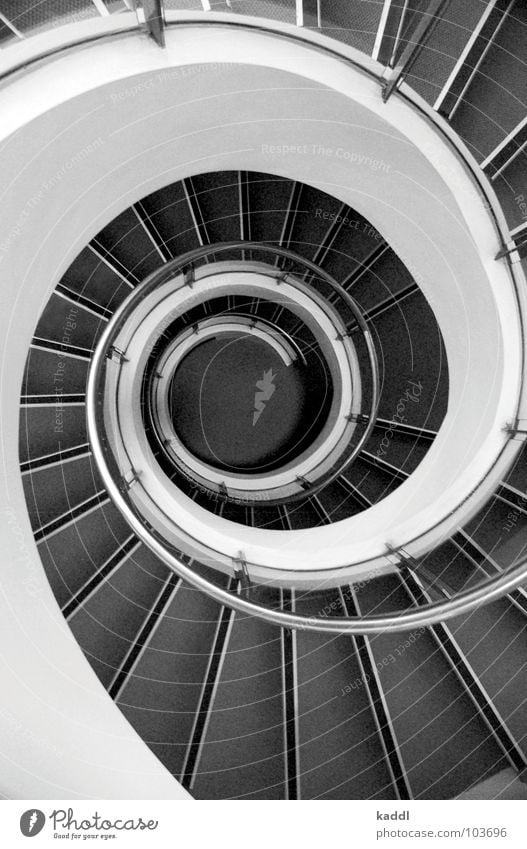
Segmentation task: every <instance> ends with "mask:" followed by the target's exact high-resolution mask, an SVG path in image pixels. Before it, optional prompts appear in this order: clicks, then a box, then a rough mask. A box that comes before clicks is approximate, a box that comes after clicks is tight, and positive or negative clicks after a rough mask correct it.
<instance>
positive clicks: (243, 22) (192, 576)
mask: <svg viewBox="0 0 527 849" xmlns="http://www.w3.org/2000/svg"><path fill="white" fill-rule="evenodd" d="M115 17H117V18H118V17H119V16H115ZM123 18H124V19H126V20H123ZM99 23H100V22H99ZM112 23H113V24H114V26H113V27H112V28H105V29H104V30H102V29H100V30H98V31H96V32H94V33H90V35H84V36H83V35H80V36H75V37H73V36H70V37H69V38H68V39H65V41H64V42H60V41H59V40H58V39H57V38H56V37H55V38H54V39H53V42H54V43H53V44H51V46H50V45H49V44H44V43H43V40H42V38H39V39H38V42H39V45H42V48H41V49H40V50H38V49H37V50H36V51H35V52H34V53H31V55H29V54H28V52H27V51H26V55H24V56H23V57H21V56H20V55H19V56H18V57H16V58H15V57H14V56H13V57H12V58H13V59H14V61H13V62H12V63H8V67H7V68H6V67H5V66H4V68H3V69H2V68H0V80H3V79H5V78H7V77H9V76H10V75H11V74H13V73H15V72H17V71H19V70H21V69H24V68H27V67H29V66H30V65H32V64H33V63H35V62H38V61H41V60H45V59H49V58H52V57H54V56H56V55H58V54H60V53H63V52H65V51H68V50H70V49H72V48H74V47H76V46H80V45H81V44H86V43H88V42H93V41H97V40H103V39H107V38H115V37H116V36H122V37H124V36H129V35H132V34H133V33H134V32H140V27H139V26H138V25H137V24H134V25H132V24H131V23H130V15H123V16H122V17H121V21H119V20H117V21H116V22H112ZM178 25H179V26H188V25H198V26H207V25H212V26H229V27H230V28H233V27H236V28H239V29H245V30H249V31H260V32H264V33H269V34H273V35H275V36H278V37H281V38H284V39H289V40H292V41H294V42H296V43H299V42H300V43H303V44H305V45H306V46H307V47H309V48H310V49H313V50H315V51H319V52H322V53H325V54H326V55H331V56H332V57H333V58H336V59H338V60H340V61H343V62H345V63H347V64H351V65H352V66H353V67H355V68H356V69H357V70H358V71H360V72H362V73H364V74H366V75H368V76H370V77H371V78H372V79H375V80H376V81H377V82H378V83H379V85H380V87H382V86H383V85H384V82H385V81H384V79H383V71H384V66H382V65H380V64H379V63H377V62H375V61H373V60H372V59H371V58H370V57H367V56H365V55H363V54H360V53H359V52H358V51H356V50H353V49H351V48H348V47H346V45H344V44H340V43H339V42H337V41H335V40H334V39H330V38H328V37H326V36H323V35H320V34H318V33H314V32H309V34H307V33H306V31H305V30H304V31H302V32H300V31H299V29H300V28H298V27H295V26H292V25H288V24H279V23H278V22H276V21H272V20H269V19H265V20H264V19H258V20H256V21H253V20H251V19H250V18H248V17H245V18H241V17H240V18H237V19H236V18H233V17H232V16H230V15H226V14H222V13H214V12H209V13H207V15H206V16H205V15H202V14H198V15H196V14H195V13H190V14H178V15H177V17H176V13H167V14H166V26H167V27H168V28H171V27H173V26H178ZM88 31H89V28H87V29H86V32H88ZM55 36H56V32H55ZM28 41H30V40H29V39H28V40H26V45H27V43H28ZM11 50H12V48H11V47H8V48H7V49H5V50H3V51H2V58H7V55H6V54H9V53H10V52H11ZM15 52H16V49H15ZM10 58H11V57H10ZM2 64H3V63H2ZM393 96H394V97H395V98H401V99H402V100H403V101H405V102H406V103H408V104H409V105H410V106H411V107H412V108H413V109H414V110H415V111H417V112H419V113H420V114H421V116H422V117H424V119H425V120H426V121H427V122H428V123H429V125H430V126H431V127H432V128H433V129H434V131H435V132H436V133H438V134H439V135H441V136H442V137H443V138H444V140H445V141H446V142H447V144H448V145H449V146H450V147H451V148H452V150H453V151H454V152H455V154H456V156H457V157H458V159H459V160H460V161H461V162H462V163H463V165H464V167H465V168H466V170H467V171H468V172H469V173H470V175H471V178H472V180H473V181H474V182H475V183H476V185H477V186H478V189H479V191H480V194H481V196H482V197H483V199H484V200H485V202H486V203H487V207H488V209H489V212H490V214H491V215H492V217H493V220H494V225H495V229H496V232H497V234H498V236H499V239H500V243H501V246H502V247H503V248H506V247H507V246H508V245H509V244H510V242H511V236H510V228H509V227H508V225H507V222H506V219H505V215H504V213H503V211H502V209H501V207H500V205H499V202H498V200H497V197H496V194H495V193H494V191H493V189H492V187H491V186H490V183H489V181H488V179H487V178H486V176H485V175H484V174H483V172H482V171H481V169H480V168H479V166H478V164H477V162H476V160H475V159H474V158H473V156H472V154H471V153H470V152H469V151H468V149H467V147H466V146H465V144H464V143H463V142H462V141H461V140H460V139H459V137H458V136H457V134H456V133H455V131H454V130H453V129H452V128H451V127H450V126H449V125H448V123H447V122H446V121H445V120H444V119H443V118H442V116H440V115H439V114H438V113H436V112H435V111H434V110H433V109H432V108H431V107H430V106H429V105H428V104H427V103H426V102H425V101H424V100H422V98H421V97H419V95H417V94H416V93H415V92H414V91H413V90H412V89H411V87H410V86H408V85H407V84H406V83H404V82H403V83H402V84H401V85H400V86H399V87H398V88H397V90H396V91H395V92H394V95H393ZM504 260H505V261H506V263H507V267H508V270H509V274H510V276H511V278H512V282H513V285H514V288H515V292H516V298H517V304H518V307H520V294H519V292H520V290H521V286H522V285H525V277H524V274H523V271H522V269H521V266H520V265H519V263H514V264H513V262H512V260H511V257H510V255H509V254H504ZM520 315H521V310H520ZM522 335H523V343H524V347H525V329H524V327H523V322H522ZM523 374H524V364H522V377H523ZM522 383H523V385H524V390H523V394H521V395H520V397H519V399H518V415H517V418H516V420H519V419H520V418H521V416H520V410H521V409H522V404H524V403H525V392H526V391H527V389H526V388H525V381H522ZM90 418H92V413H91V412H90V411H89V412H88V419H89V422H88V423H89V425H90ZM93 426H94V422H93V421H91V427H92V428H93ZM510 435H511V437H512V436H513V435H514V431H513V430H512V431H511V434H510ZM496 462H497V461H496ZM487 475H488V470H487V471H486V473H485V475H483V478H482V480H484V479H485V478H486V477H487ZM109 490H110V494H111V495H112V497H114V499H115V500H116V501H117V502H119V503H121V493H120V491H119V490H118V489H117V488H115V487H114V486H113V484H112V486H111V487H109ZM121 509H122V511H123V513H124V515H125V516H126V517H127V518H128V521H129V522H130V524H131V525H132V527H134V530H135V531H136V533H137V535H138V536H139V537H140V538H141V539H143V540H144V541H145V542H146V543H147V544H148V545H149V546H150V547H151V548H152V549H153V550H154V551H156V553H157V554H158V555H159V556H160V557H161V558H162V559H164V560H165V562H166V563H167V565H169V566H170V567H171V568H173V570H174V571H175V572H176V573H177V574H179V575H180V576H181V577H182V578H184V579H185V580H187V581H188V582H189V583H190V584H192V585H193V586H195V587H196V588H198V589H200V590H202V591H204V592H206V593H208V594H209V595H211V596H212V597H214V598H215V599H216V600H217V601H219V602H220V603H222V604H227V605H229V606H230V607H233V608H235V609H237V610H240V611H242V612H245V613H248V614H250V615H256V616H260V617H261V618H264V619H267V620H268V621H270V622H273V623H274V624H276V625H279V626H283V627H287V628H305V629H307V630H312V631H320V632H329V633H378V632H382V631H398V630H406V629H408V628H410V627H412V626H413V625H429V624H432V623H434V622H438V621H440V620H441V619H445V618H449V617H452V616H456V615H461V614H464V613H467V612H469V611H470V610H472V609H473V608H475V607H477V606H478V605H479V604H483V603H488V602H489V601H492V600H494V599H496V598H499V597H500V596H502V595H504V594H506V593H508V592H510V591H511V590H513V589H515V588H516V587H518V586H519V585H520V584H522V583H524V582H525V580H526V578H527V558H525V559H524V560H523V561H520V562H518V563H516V564H515V565H514V566H513V567H510V568H509V569H508V570H507V571H506V572H504V573H503V574H501V575H498V576H496V577H494V578H492V579H489V580H488V581H486V582H484V583H483V584H481V585H480V586H479V587H478V588H477V589H473V590H470V591H465V592H463V593H461V594H460V595H459V596H457V597H456V598H455V599H449V600H447V601H446V602H439V603H434V604H432V605H430V607H429V608H427V609H424V608H423V609H421V610H419V611H414V612H412V613H403V614H397V615H383V616H366V617H360V618H356V619H355V620H353V621H350V619H349V618H342V617H335V618H332V619H331V620H325V621H322V622H320V621H314V620H313V618H312V617H302V616H299V615H297V614H292V613H286V612H281V613H279V612H277V611H272V610H267V609H262V608H261V607H260V606H259V605H255V604H254V603H251V602H249V601H248V600H246V599H243V598H241V597H239V596H236V597H233V596H231V595H229V594H228V593H227V592H225V591H223V590H220V589H219V588H218V587H217V586H215V585H214V584H212V583H210V582H209V581H207V580H206V579H204V578H202V577H201V576H199V575H198V574H196V573H195V572H194V571H193V570H192V569H191V568H189V567H187V566H186V565H185V564H184V563H183V562H182V561H181V559H180V558H179V557H177V556H176V555H174V554H172V553H170V552H167V551H166V550H165V549H164V548H163V547H162V546H160V544H159V542H158V541H156V540H155V539H153V538H150V537H149V538H148V539H145V536H144V529H143V528H142V527H141V525H140V523H139V525H138V526H137V527H135V526H136V524H137V523H136V522H135V520H134V517H133V515H132V513H131V512H130V510H129V509H128V507H127V505H126V504H122V505H121Z"/></svg>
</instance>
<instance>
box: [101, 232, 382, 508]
mask: <svg viewBox="0 0 527 849" xmlns="http://www.w3.org/2000/svg"><path fill="white" fill-rule="evenodd" d="M233 250H240V251H244V252H245V254H247V253H249V252H250V251H253V250H254V251H255V253H257V254H265V253H271V254H272V256H273V258H276V257H279V258H282V259H283V260H285V261H286V262H288V263H291V264H292V265H293V266H294V267H293V269H287V270H284V269H279V268H276V269H275V274H276V276H277V277H278V278H281V279H282V280H284V281H285V280H286V279H287V280H289V278H293V280H294V277H295V273H294V268H295V267H300V268H302V269H307V270H308V271H309V272H310V273H311V274H313V275H315V276H316V277H317V278H319V279H321V280H323V282H324V283H325V284H326V285H327V286H329V287H330V289H331V290H332V292H334V293H335V295H337V296H338V297H339V298H340V299H341V300H342V301H343V303H344V304H345V306H346V308H347V309H348V310H349V312H350V313H351V314H352V315H353V319H354V321H355V322H356V323H357V326H358V327H359V329H360V331H361V332H362V337H363V338H364V341H365V343H366V348H367V352H368V358H369V366H370V369H371V384H372V389H371V398H370V401H369V405H368V413H367V414H366V413H365V414H364V419H365V420H366V421H365V422H363V423H364V424H365V427H364V430H363V432H362V434H361V435H360V437H359V439H358V440H357V443H356V444H355V445H354V446H353V448H352V450H351V452H350V453H346V454H345V455H344V456H343V457H342V458H341V459H340V460H339V461H337V463H336V464H335V465H334V466H333V467H331V468H330V469H329V470H328V472H327V473H326V474H325V475H324V476H323V477H322V478H321V479H320V480H318V481H316V482H313V483H312V484H310V486H309V487H307V486H306V488H305V489H304V488H302V489H301V491H299V492H297V493H293V494H291V495H288V496H287V498H286V499H284V498H283V497H278V498H274V499H273V498H269V499H267V498H266V500H265V503H266V505H274V504H284V503H287V504H289V503H294V502H296V501H305V500H306V498H309V497H311V496H313V495H314V494H315V493H316V492H319V491H320V490H321V489H323V488H324V487H326V486H328V485H329V484H330V483H331V482H333V481H334V480H336V479H337V478H338V477H340V475H342V474H343V473H344V471H345V470H346V469H347V468H349V466H350V465H351V464H352V463H353V461H354V460H355V458H356V457H357V455H358V454H359V453H360V451H361V450H362V448H363V447H364V445H365V444H366V442H367V440H368V439H369V437H370V436H371V433H372V430H373V428H374V426H375V421H376V418H377V412H378V408H379V402H380V375H379V364H378V359H377V352H376V349H375V343H374V340H373V334H372V333H371V331H370V329H369V327H368V325H367V323H366V321H365V319H364V317H363V315H362V312H361V310H360V308H359V306H358V305H357V303H356V302H355V300H354V299H353V298H352V297H351V295H349V293H348V292H346V290H345V289H344V288H343V286H341V285H340V283H338V282H337V281H336V280H334V279H333V278H332V277H331V275H329V274H328V273H327V272H325V271H323V270H322V269H320V268H318V266H317V265H315V263H313V262H311V261H310V260H307V259H304V258H303V257H299V256H297V255H296V254H295V253H294V252H293V251H290V250H289V249H287V248H281V247H275V246H274V245H267V244H265V243H262V242H242V241H233V242H222V243H219V244H217V245H205V246H202V247H199V248H195V249H194V250H192V251H189V252H188V253H186V254H184V255H183V256H181V257H178V258H176V259H175V260H172V261H171V262H169V263H166V264H165V265H164V266H162V267H161V268H160V269H159V270H158V271H155V272H153V273H152V274H151V275H149V277H148V278H147V279H146V280H145V281H144V282H143V283H141V284H140V285H138V286H136V287H135V289H134V290H133V292H131V293H130V295H129V296H128V297H127V298H126V300H125V301H124V302H123V303H122V304H121V306H120V307H119V309H118V310H117V312H116V313H115V315H114V316H113V318H112V319H111V321H110V322H109V324H108V326H107V328H106V330H105V332H104V334H103V336H102V337H101V340H100V341H99V343H98V345H97V349H96V353H95V356H94V358H93V361H92V364H91V368H90V374H91V375H93V374H95V377H94V381H95V385H94V384H93V383H92V384H89V385H90V390H89V392H88V394H87V399H86V400H87V404H88V406H89V405H90V404H93V405H94V406H95V407H97V408H98V409H99V408H100V405H99V401H100V398H101V397H102V396H103V394H104V392H103V390H102V389H101V387H102V385H103V371H104V366H105V362H106V352H107V351H108V350H110V349H111V348H112V346H113V343H114V341H115V339H116V338H117V336H118V334H119V332H120V331H121V329H122V328H123V327H124V325H125V324H126V322H127V321H128V319H129V318H130V316H131V315H132V314H133V312H134V310H135V309H136V306H137V304H138V303H140V302H141V301H143V300H144V299H145V298H146V297H148V295H149V293H150V292H152V291H153V290H155V289H156V288H157V287H159V286H161V285H163V283H165V282H167V281H168V280H170V279H172V278H173V277H174V276H176V275H177V274H178V273H184V274H186V275H187V276H188V278H189V280H191V279H192V278H193V275H194V270H193V269H194V265H195V263H196V262H198V261H199V260H202V259H204V258H206V257H207V256H209V255H213V256H216V255H217V254H220V255H221V254H222V253H228V252H232V251H233ZM208 268H209V266H207V265H205V266H201V267H200V271H202V272H206V271H207V269H208ZM214 273H215V270H214V266H210V272H209V275H210V274H214ZM304 274H305V270H304ZM209 275H207V274H206V273H204V274H203V279H206V277H207V276H209ZM102 354H104V355H102ZM100 416H101V417H100V419H99V423H98V428H101V430H102V413H101V414H100ZM343 436H344V434H343ZM96 459H97V461H98V462H100V463H104V457H103V456H102V455H97V457H96ZM323 464H324V460H320V461H319V463H318V464H317V466H314V467H313V469H311V471H310V473H313V472H314V471H315V470H316V469H317V468H319V467H320V466H321V465H323ZM308 483H310V482H309V481H306V484H308ZM240 488H241V489H243V487H240ZM210 489H211V491H212V492H216V490H215V489H214V487H213V486H212V485H211V486H210ZM218 491H219V490H218Z"/></svg>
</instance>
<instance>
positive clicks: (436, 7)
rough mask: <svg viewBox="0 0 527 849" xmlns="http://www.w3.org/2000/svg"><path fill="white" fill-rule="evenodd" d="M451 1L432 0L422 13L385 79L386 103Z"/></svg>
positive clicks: (383, 92)
mask: <svg viewBox="0 0 527 849" xmlns="http://www.w3.org/2000/svg"><path fill="white" fill-rule="evenodd" d="M449 2H450V0H431V2H430V3H429V4H428V8H427V9H426V11H425V12H424V13H423V14H422V15H421V19H420V21H419V23H418V24H417V26H416V28H415V30H414V31H413V32H412V33H411V39H412V40H411V41H409V42H408V44H407V45H406V47H405V48H404V50H403V52H402V54H401V58H400V59H399V61H398V63H397V65H396V66H395V68H393V70H392V72H391V74H390V75H389V76H388V77H387V78H386V79H385V82H384V87H383V91H382V99H383V100H384V102H385V103H386V101H387V100H388V98H389V97H390V95H391V94H392V93H393V91H394V90H395V89H396V88H397V86H398V85H399V83H400V82H401V81H402V80H403V79H404V77H405V75H406V74H407V73H408V71H409V70H410V68H411V66H412V65H413V63H414V62H415V60H416V59H417V57H418V56H419V54H420V52H421V50H422V49H423V47H424V45H425V43H426V40H427V38H428V37H429V35H430V34H431V32H432V30H433V28H434V26H435V24H436V23H437V19H438V18H439V17H440V15H441V13H442V12H444V11H445V9H446V7H447V6H448V3H449Z"/></svg>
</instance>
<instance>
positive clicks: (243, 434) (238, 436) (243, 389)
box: [171, 333, 331, 473]
mask: <svg viewBox="0 0 527 849" xmlns="http://www.w3.org/2000/svg"><path fill="white" fill-rule="evenodd" d="M316 382H317V383H318V384H320V382H321V381H320V380H317V381H316ZM322 383H324V385H318V386H316V385H314V381H313V379H312V376H310V374H309V373H308V370H307V369H306V368H305V367H303V366H302V365H299V364H297V363H293V364H291V365H290V366H285V365H284V362H283V361H282V360H281V359H280V357H279V356H278V354H277V353H276V352H275V351H274V350H273V348H271V347H270V346H269V345H267V344H266V343H265V342H264V341H262V340H261V339H257V338H255V337H252V336H249V335H247V334H244V333H237V334H236V333H232V334H222V335H221V337H217V338H215V339H210V340H207V341H205V342H203V343H202V344H199V345H197V346H196V347H195V348H194V349H193V350H192V351H190V352H189V353H188V354H187V356H186V357H185V358H184V359H183V361H182V362H181V363H180V365H179V367H178V369H177V371H176V373H175V375H174V379H173V381H172V386H171V414H172V420H173V424H174V428H175V431H176V433H177V435H178V437H179V439H181V441H182V443H183V444H184V445H185V447H186V448H187V450H188V451H190V452H191V453H192V454H193V455H194V456H195V457H197V458H198V459H200V460H201V461H203V462H205V463H208V464H210V465H213V466H215V467H216V468H220V469H225V470H229V471H232V472H235V471H238V472H243V473H250V472H260V473H261V472H266V471H271V470H273V469H275V468H277V467H279V466H281V465H283V464H285V463H288V462H290V461H292V460H293V459H294V458H295V456H297V455H298V454H299V453H301V452H302V451H303V450H304V449H305V448H306V447H307V446H308V445H309V443H311V442H312V441H313V439H314V438H315V437H316V435H317V434H318V433H319V432H320V430H321V428H322V426H323V425H324V422H325V413H326V410H327V406H328V399H329V397H330V396H331V389H330V388H329V387H327V385H325V381H322Z"/></svg>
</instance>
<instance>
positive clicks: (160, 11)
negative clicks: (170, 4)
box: [135, 0, 165, 47]
mask: <svg viewBox="0 0 527 849" xmlns="http://www.w3.org/2000/svg"><path fill="white" fill-rule="evenodd" d="M135 12H136V15H137V20H138V21H139V23H140V24H141V25H142V26H145V27H146V29H147V32H148V34H149V35H150V36H152V38H153V39H154V41H155V43H156V44H158V45H159V47H164V46H165V9H164V0H135Z"/></svg>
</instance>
